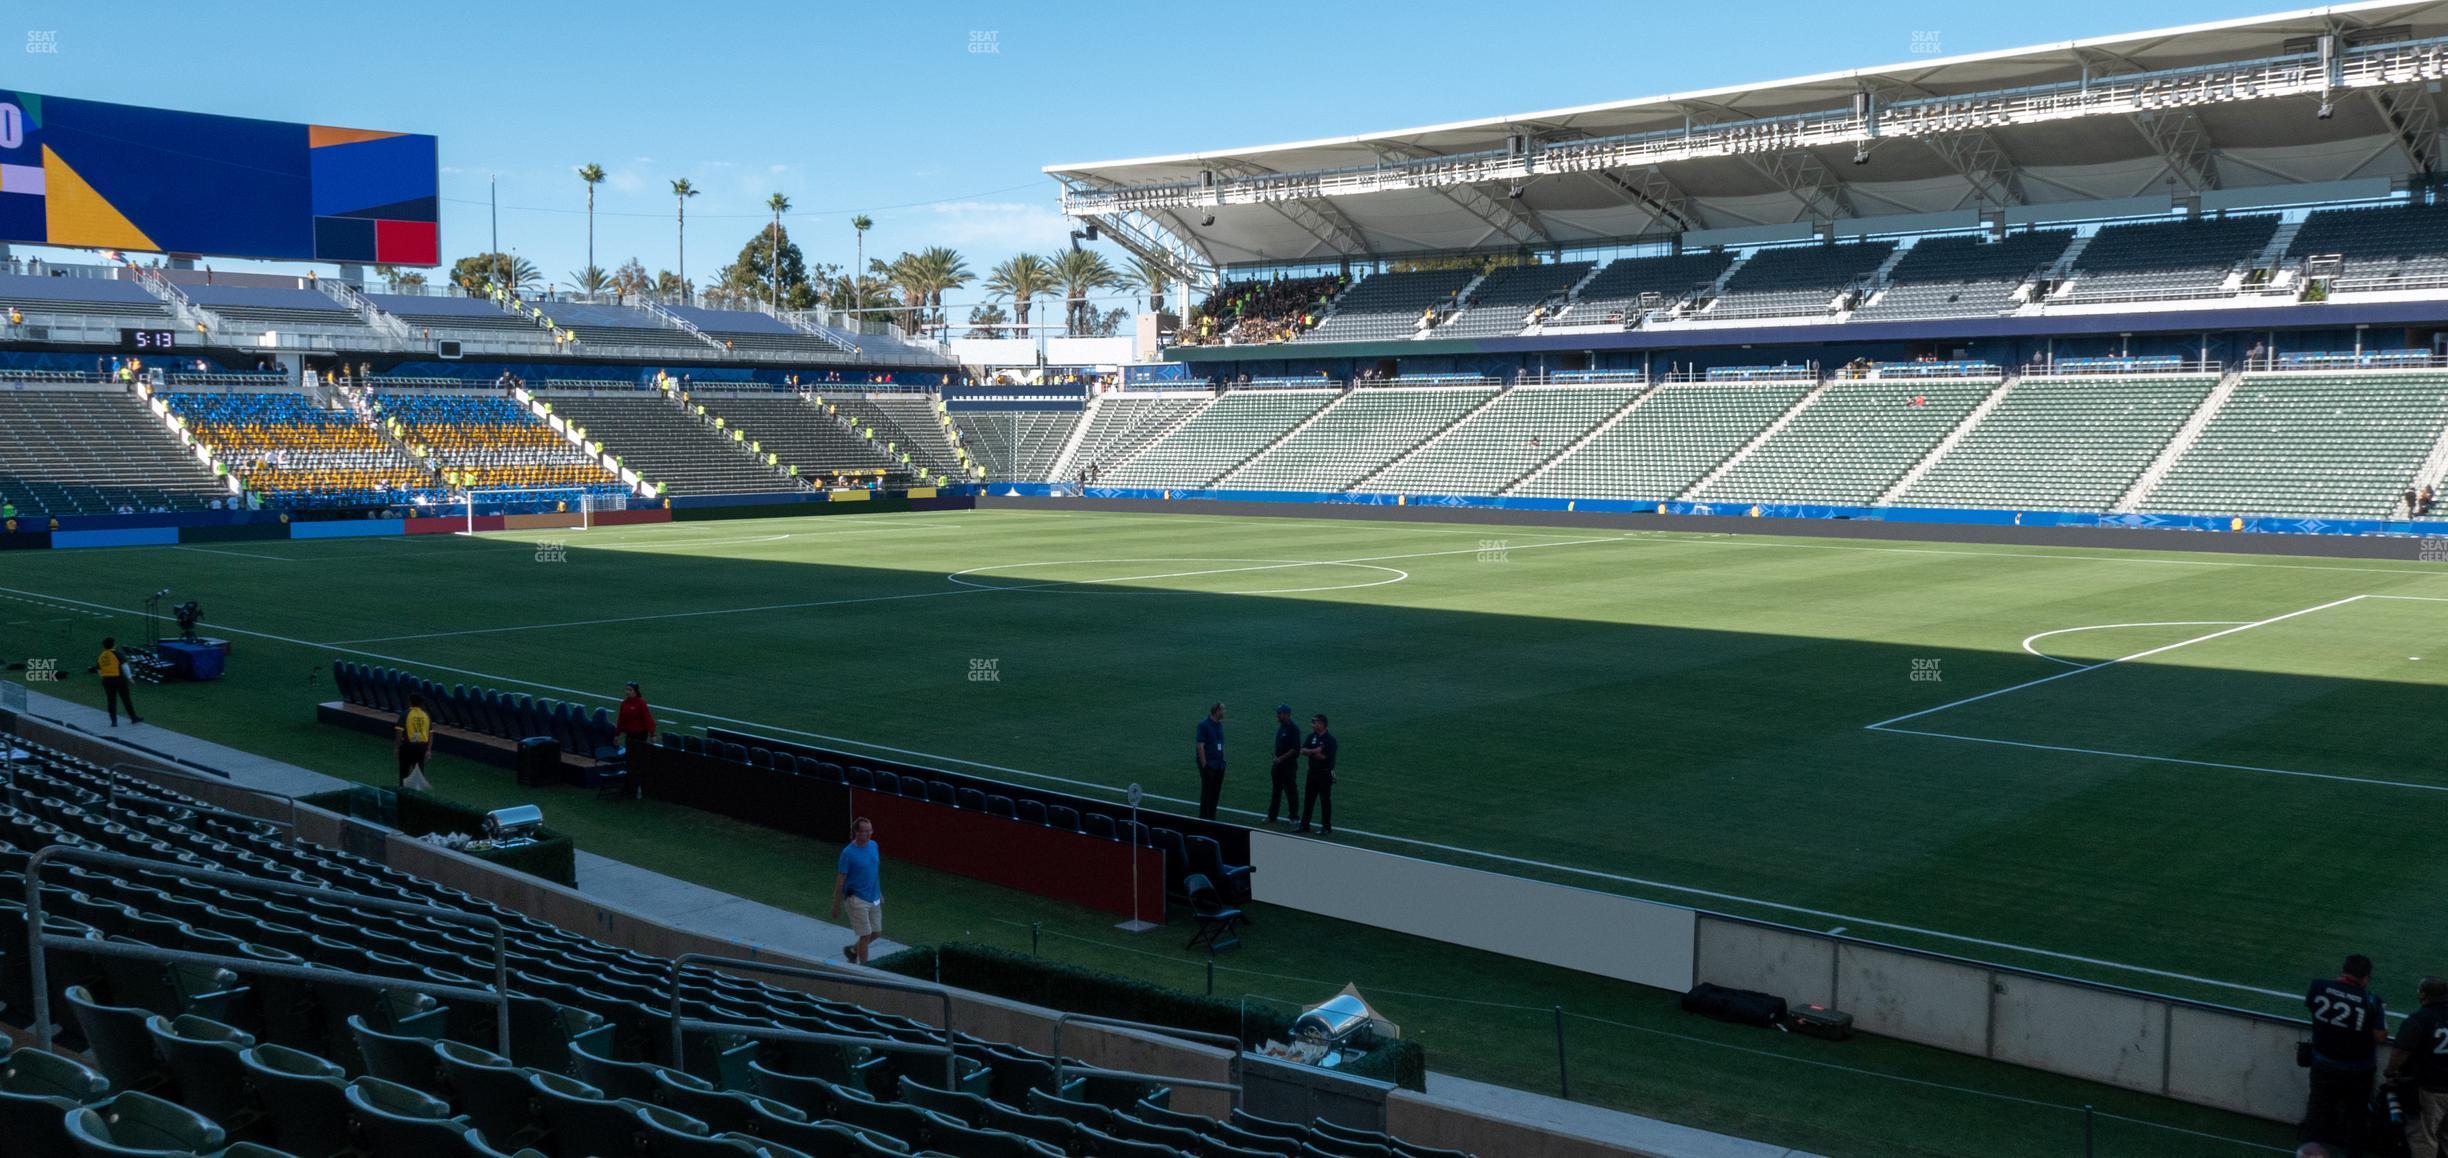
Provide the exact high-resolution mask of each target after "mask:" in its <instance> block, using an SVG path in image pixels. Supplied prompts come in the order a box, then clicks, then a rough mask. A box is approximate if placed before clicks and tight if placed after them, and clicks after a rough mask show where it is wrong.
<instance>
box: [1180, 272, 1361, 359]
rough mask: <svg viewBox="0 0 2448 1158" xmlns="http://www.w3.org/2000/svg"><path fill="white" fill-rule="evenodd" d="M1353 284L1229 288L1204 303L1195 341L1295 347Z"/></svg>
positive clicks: (1326, 279)
mask: <svg viewBox="0 0 2448 1158" xmlns="http://www.w3.org/2000/svg"><path fill="white" fill-rule="evenodd" d="M1347 284H1349V279H1347V278H1345V277H1344V276H1343V275H1342V274H1325V275H1322V276H1318V277H1299V278H1274V279H1271V280H1268V281H1231V282H1225V283H1224V284H1223V285H1221V286H1218V287H1216V290H1215V292H1214V293H1211V294H1208V295H1207V300H1205V301H1203V302H1201V303H1199V308H1198V312H1197V314H1196V318H1195V321H1194V323H1193V325H1194V329H1193V333H1192V337H1193V340H1194V341H1195V342H1196V344H1198V345H1202V346H1209V345H1215V344H1217V343H1218V342H1229V343H1233V344H1238V345H1256V344H1259V343H1263V342H1288V341H1291V340H1292V339H1294V338H1297V337H1299V336H1300V335H1301V332H1302V331H1304V330H1307V329H1308V328H1309V327H1311V326H1314V325H1316V324H1317V322H1318V319H1319V318H1320V317H1323V316H1324V315H1325V313H1326V303H1328V302H1331V301H1333V300H1334V298H1335V295H1336V294H1339V293H1342V292H1343V287H1344V286H1345V285H1347Z"/></svg>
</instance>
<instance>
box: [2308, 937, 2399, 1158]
mask: <svg viewBox="0 0 2448 1158" xmlns="http://www.w3.org/2000/svg"><path fill="white" fill-rule="evenodd" d="M2371 977H2372V963H2371V958H2369V957H2366V956H2364V955H2362V954H2361V953H2357V954H2354V955H2353V956H2351V957H2348V958H2346V964H2345V965H2344V966H2342V967H2341V968H2339V970H2338V975H2337V976H2335V977H2328V978H2323V979H2321V980H2318V981H2314V982H2313V983H2312V987H2311V989H2309V990H2307V991H2306V992H2305V993H2304V1008H2305V1009H2306V1010H2309V1011H2310V1012H2311V1014H2312V1067H2311V1069H2312V1072H2311V1078H2312V1096H2311V1098H2310V1099H2309V1100H2308V1101H2307V1103H2306V1104H2305V1106H2304V1120H2303V1134H2302V1139H2301V1140H2302V1141H2306V1142H2319V1143H2321V1144H2323V1145H2325V1146H2329V1147H2333V1148H2335V1149H2336V1150H2337V1152H2338V1153H2340V1154H2342V1155H2346V1156H2348V1158H2354V1156H2359V1155H2361V1154H2362V1153H2363V1146H2364V1132H2365V1128H2366V1127H2367V1126H2368V1125H2369V1123H2370V1121H2371V1113H2370V1108H2371V1096H2372V1076H2373V1074H2374V1072H2375V1071H2376V1070H2377V1069H2378V1061H2377V1056H2376V1055H2377V1051H2378V1049H2379V1046H2380V1043H2381V1042H2383V1041H2386V1040H2388V1015H2387V1011H2386V1010H2384V1009H2382V1008H2381V1004H2380V997H2379V995H2378V994H2375V993H2373V992H2372V991H2371Z"/></svg>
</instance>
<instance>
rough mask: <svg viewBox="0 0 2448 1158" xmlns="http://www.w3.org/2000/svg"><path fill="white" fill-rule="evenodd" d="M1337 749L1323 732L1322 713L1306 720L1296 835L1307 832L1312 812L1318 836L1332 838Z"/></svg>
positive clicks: (1329, 735) (1328, 733) (1335, 744)
mask: <svg viewBox="0 0 2448 1158" xmlns="http://www.w3.org/2000/svg"><path fill="white" fill-rule="evenodd" d="M1341 746H1342V745H1340V744H1337V743H1336V742H1335V738H1334V733H1332V732H1329V731H1327V730H1326V713H1324V712H1319V713H1318V714H1316V715H1314V716H1311V717H1309V742H1308V743H1307V744H1304V745H1302V746H1301V755H1303V756H1307V757H1308V758H1309V783H1308V784H1307V785H1306V786H1305V791H1304V792H1303V793H1302V795H1301V822H1300V828H1299V829H1298V831H1301V832H1307V831H1309V817H1310V815H1311V812H1312V810H1314V811H1315V813H1316V816H1317V818H1318V823H1319V828H1318V832H1319V834H1320V835H1323V836H1333V835H1334V785H1335V753H1336V751H1337V750H1338V749H1339V748H1341Z"/></svg>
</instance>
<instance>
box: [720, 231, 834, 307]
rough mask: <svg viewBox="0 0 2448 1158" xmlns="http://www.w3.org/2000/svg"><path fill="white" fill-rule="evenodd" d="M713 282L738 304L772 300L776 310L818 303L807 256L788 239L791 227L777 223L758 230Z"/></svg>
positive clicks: (796, 244)
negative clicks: (777, 249)
mask: <svg viewBox="0 0 2448 1158" xmlns="http://www.w3.org/2000/svg"><path fill="white" fill-rule="evenodd" d="M777 241H779V242H780V243H781V249H780V255H781V256H780V258H779V260H777V259H776V257H775V242H777ZM715 281H716V284H717V285H719V286H720V287H721V288H722V290H723V291H724V296H725V297H726V298H728V299H730V300H731V301H733V302H735V303H739V304H745V303H747V302H752V301H772V302H773V303H774V308H775V309H782V310H804V309H807V308H808V307H810V306H813V305H815V304H816V302H817V293H816V288H815V286H814V284H812V283H811V281H810V279H809V277H808V268H807V259H806V258H805V256H804V255H802V254H801V253H800V252H799V246H798V243H796V242H794V241H792V240H791V235H790V230H788V229H783V228H779V227H778V226H773V227H767V228H764V229H759V230H757V231H756V233H755V234H754V235H753V236H751V237H750V238H749V239H748V244H746V245H744V246H741V247H740V251H739V256H738V257H736V258H734V259H732V262H731V264H730V265H727V266H724V267H723V269H722V272H721V275H720V276H718V277H717V278H716V279H715Z"/></svg>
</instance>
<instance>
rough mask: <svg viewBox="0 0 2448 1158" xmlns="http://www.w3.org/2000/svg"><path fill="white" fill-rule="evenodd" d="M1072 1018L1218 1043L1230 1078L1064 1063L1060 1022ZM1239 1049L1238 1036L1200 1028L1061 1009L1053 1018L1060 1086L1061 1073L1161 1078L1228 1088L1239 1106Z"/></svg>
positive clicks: (1193, 1085)
mask: <svg viewBox="0 0 2448 1158" xmlns="http://www.w3.org/2000/svg"><path fill="white" fill-rule="evenodd" d="M1075 1021H1076V1022H1078V1023H1080V1024H1082V1025H1101V1026H1105V1027H1107V1028H1110V1029H1130V1030H1137V1031H1139V1032H1142V1033H1153V1034H1157V1035H1160V1036H1163V1037H1172V1038H1179V1039H1181V1040H1183V1041H1192V1042H1197V1043H1199V1044H1201V1045H1216V1046H1221V1047H1222V1048H1224V1049H1225V1050H1226V1051H1227V1052H1228V1053H1229V1055H1230V1058H1229V1060H1228V1061H1226V1062H1225V1065H1226V1068H1227V1072H1229V1073H1231V1074H1232V1080H1231V1081H1223V1082H1211V1081H1208V1080H1206V1079H1205V1078H1175V1077H1167V1076H1165V1075H1163V1074H1143V1073H1138V1072H1135V1071H1132V1070H1109V1069H1105V1068H1102V1067H1099V1066H1080V1065H1070V1064H1067V1063H1066V1062H1065V1060H1064V1058H1063V1049H1062V1039H1063V1026H1065V1025H1068V1024H1070V1023H1072V1022H1075ZM1241 1049H1242V1047H1241V1039H1240V1038H1237V1037H1234V1036H1232V1035H1231V1034H1226V1033H1209V1032H1207V1031H1206V1030H1203V1029H1182V1028H1180V1027H1178V1026H1171V1025H1157V1024H1155V1023H1153V1022H1146V1021H1125V1020H1123V1019H1122V1018H1119V1017H1099V1016H1097V1015H1095V1014H1093V1013H1070V1012H1064V1013H1060V1014H1057V1015H1056V1016H1055V1018H1054V1084H1055V1086H1056V1087H1058V1088H1059V1087H1060V1086H1061V1085H1062V1082H1063V1075H1065V1074H1082V1075H1085V1076H1088V1077H1101V1078H1127V1079H1129V1080H1131V1081H1140V1082H1163V1083H1164V1084H1166V1085H1168V1086H1188V1087H1190V1088H1191V1089H1197V1090H1229V1091H1231V1093H1232V1096H1233V1101H1232V1104H1233V1106H1234V1108H1236V1109H1238V1108H1239V1107H1240V1105H1241Z"/></svg>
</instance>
